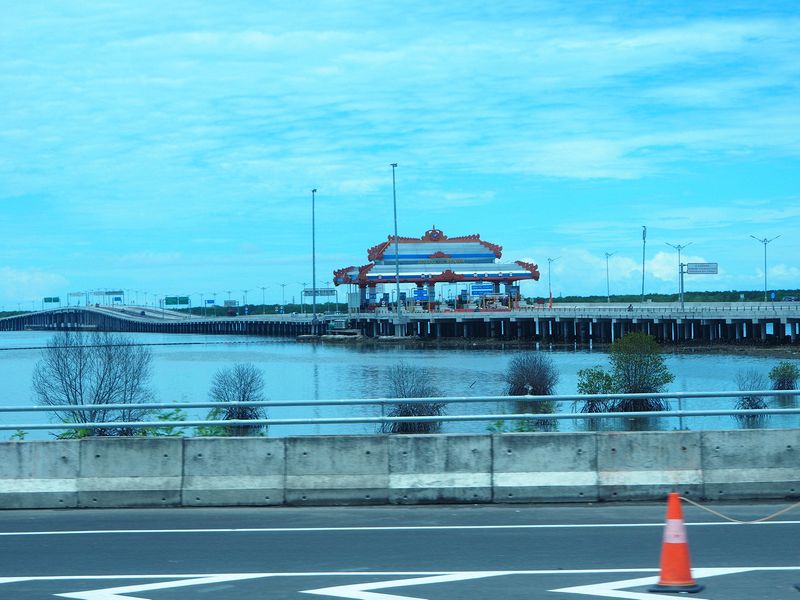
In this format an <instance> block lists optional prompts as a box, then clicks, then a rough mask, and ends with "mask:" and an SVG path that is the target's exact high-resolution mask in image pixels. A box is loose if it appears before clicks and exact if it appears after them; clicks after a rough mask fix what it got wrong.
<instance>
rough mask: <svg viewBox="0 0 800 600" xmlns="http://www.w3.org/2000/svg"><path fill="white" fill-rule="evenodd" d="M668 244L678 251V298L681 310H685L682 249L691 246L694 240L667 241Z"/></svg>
mask: <svg viewBox="0 0 800 600" xmlns="http://www.w3.org/2000/svg"><path fill="white" fill-rule="evenodd" d="M665 243H666V244H667V246H670V247H672V248H675V250H677V251H678V300H680V302H681V310H683V263H682V262H681V250H683V249H684V248H686V247H687V246H691V245H692V242H689V243H688V244H683V245H681V244H670V243H669V242H665Z"/></svg>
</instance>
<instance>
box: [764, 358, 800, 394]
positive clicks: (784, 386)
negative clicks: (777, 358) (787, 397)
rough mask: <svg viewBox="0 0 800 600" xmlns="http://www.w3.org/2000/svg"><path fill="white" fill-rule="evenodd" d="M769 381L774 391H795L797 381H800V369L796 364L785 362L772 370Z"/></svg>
mask: <svg viewBox="0 0 800 600" xmlns="http://www.w3.org/2000/svg"><path fill="white" fill-rule="evenodd" d="M769 379H770V381H771V382H772V389H773V390H795V389H797V380H798V379H800V369H798V368H797V365H795V364H794V363H791V362H789V361H788V360H783V361H781V362H779V363H778V364H777V365H775V366H774V367H773V368H772V369H771V370H770V372H769Z"/></svg>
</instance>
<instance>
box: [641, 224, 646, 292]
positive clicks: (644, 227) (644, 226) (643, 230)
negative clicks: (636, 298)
mask: <svg viewBox="0 0 800 600" xmlns="http://www.w3.org/2000/svg"><path fill="white" fill-rule="evenodd" d="M646 245H647V226H646V225H642V304H644V249H645V246H646Z"/></svg>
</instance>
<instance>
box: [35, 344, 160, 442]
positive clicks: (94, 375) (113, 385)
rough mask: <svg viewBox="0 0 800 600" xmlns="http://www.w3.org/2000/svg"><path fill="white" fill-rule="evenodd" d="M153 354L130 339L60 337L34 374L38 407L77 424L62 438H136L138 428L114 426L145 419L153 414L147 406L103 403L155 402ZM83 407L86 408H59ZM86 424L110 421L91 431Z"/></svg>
mask: <svg viewBox="0 0 800 600" xmlns="http://www.w3.org/2000/svg"><path fill="white" fill-rule="evenodd" d="M151 364H152V353H151V352H150V349H149V348H146V347H144V346H140V345H136V344H134V343H133V342H132V340H131V339H130V338H129V337H126V336H123V335H118V334H110V333H99V332H95V333H92V334H88V335H86V334H83V333H81V332H66V333H59V334H57V335H55V336H53V337H52V338H51V340H50V341H49V342H48V344H47V347H46V348H45V349H44V350H43V351H42V355H41V358H40V360H39V361H38V362H37V364H36V366H35V367H34V371H33V392H34V396H35V399H36V403H37V404H39V405H42V406H50V407H53V408H54V409H56V410H54V414H55V415H56V416H57V417H58V418H59V419H60V420H61V421H62V422H63V423H75V424H76V427H75V429H72V430H67V431H66V432H64V433H62V434H61V435H60V436H59V437H64V438H76V437H84V436H86V435H97V436H124V435H136V433H135V429H134V428H132V427H126V426H115V425H114V423H125V422H133V421H141V420H142V419H143V418H144V417H145V416H146V415H148V414H150V413H152V411H151V410H148V409H146V408H124V407H123V408H113V409H111V408H97V405H103V404H117V405H126V404H145V403H148V402H151V401H152V399H153V394H152V391H151V389H150V374H151ZM66 407H84V410H78V411H72V410H70V411H67V410H57V409H59V408H66ZM85 423H104V424H105V423H108V426H104V427H94V428H87V427H82V426H81V424H85Z"/></svg>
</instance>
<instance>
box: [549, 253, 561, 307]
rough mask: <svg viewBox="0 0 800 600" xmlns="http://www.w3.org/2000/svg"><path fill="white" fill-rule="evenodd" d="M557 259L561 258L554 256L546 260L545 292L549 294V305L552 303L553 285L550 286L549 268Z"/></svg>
mask: <svg viewBox="0 0 800 600" xmlns="http://www.w3.org/2000/svg"><path fill="white" fill-rule="evenodd" d="M559 258H561V257H560V256H556V257H555V258H549V257H548V259H547V290H548V291H549V292H550V303H551V304H552V303H553V284H552V280H551V279H550V267H551V265H552V264H553V263H554V262H556V261H557V260H558V259H559Z"/></svg>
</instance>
